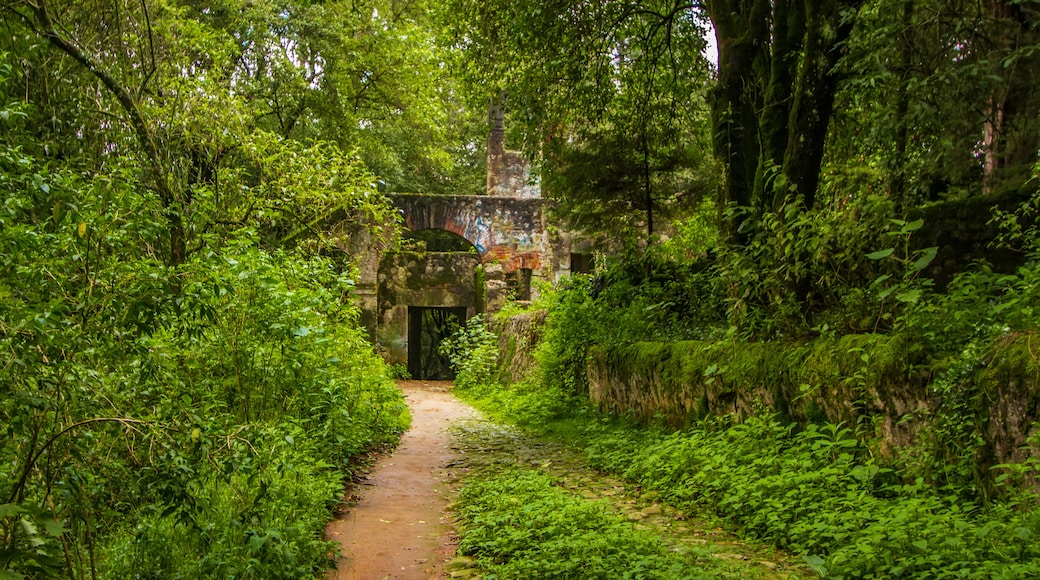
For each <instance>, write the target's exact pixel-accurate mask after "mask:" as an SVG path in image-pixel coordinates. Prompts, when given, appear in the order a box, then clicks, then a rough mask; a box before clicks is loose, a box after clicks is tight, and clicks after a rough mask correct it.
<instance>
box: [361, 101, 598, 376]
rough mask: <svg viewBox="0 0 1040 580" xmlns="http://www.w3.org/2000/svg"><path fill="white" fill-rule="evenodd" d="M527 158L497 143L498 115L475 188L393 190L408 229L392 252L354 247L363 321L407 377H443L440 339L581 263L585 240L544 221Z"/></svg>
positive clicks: (584, 266)
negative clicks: (482, 184) (482, 179)
mask: <svg viewBox="0 0 1040 580" xmlns="http://www.w3.org/2000/svg"><path fill="white" fill-rule="evenodd" d="M530 174H531V172H530V165H529V163H528V162H527V161H526V160H525V159H524V158H523V157H522V156H521V155H520V154H519V153H517V152H514V151H509V150H507V149H505V147H504V144H503V133H502V126H501V119H500V118H499V119H497V122H496V123H495V127H494V129H493V130H492V132H491V136H490V137H489V139H488V180H487V191H486V193H485V194H484V195H425V194H392V195H391V196H390V197H391V199H392V200H393V203H394V205H395V206H396V207H397V209H398V211H400V212H401V215H402V217H403V221H404V224H405V226H406V228H407V230H408V231H407V232H406V234H405V236H404V237H405V243H404V244H402V249H401V250H397V251H380V250H379V249H378V248H373V247H369V248H368V249H367V251H364V252H361V254H362V255H363V256H364V258H363V260H362V264H361V276H360V279H359V280H358V286H357V292H356V295H357V298H358V300H359V303H360V305H361V309H362V323H363V324H364V325H365V326H366V327H367V328H368V330H369V332H370V334H371V336H372V337H373V338H374V339H375V341H376V342H377V344H378V345H379V346H380V348H381V349H382V351H383V353H384V356H385V357H386V358H387V360H388V361H389V362H390V363H393V364H402V365H407V367H408V370H409V372H410V373H411V375H412V376H413V378H420V379H435V378H451V377H452V376H453V375H452V373H451V371H450V369H449V368H448V367H447V362H446V361H445V360H443V358H442V357H440V356H438V355H437V347H438V345H439V343H440V341H441V339H442V338H444V337H445V336H447V335H450V334H451V332H452V331H453V329H454V328H456V327H457V326H458V325H460V324H463V323H465V321H466V320H468V319H469V318H472V317H473V316H476V315H477V314H480V313H484V312H494V311H495V310H497V309H498V308H500V307H501V306H502V305H503V304H504V303H505V302H506V300H507V299H509V298H512V299H514V300H521V301H523V300H530V299H531V298H532V295H533V294H535V295H536V294H537V285H538V283H539V282H542V281H544V282H548V283H555V282H556V281H557V280H558V279H559V278H560V277H561V276H565V275H568V274H569V273H570V272H572V271H588V269H589V267H590V264H591V261H590V256H589V255H588V253H587V252H588V250H587V247H588V246H587V244H582V243H580V242H576V241H575V240H574V239H573V238H572V236H571V235H569V234H568V233H567V232H565V231H563V230H561V229H560V228H559V227H555V226H553V225H551V224H549V223H547V222H546V212H545V209H546V205H547V203H548V201H547V200H545V199H542V197H541V191H540V187H539V186H538V184H537V183H535V182H532V180H531V178H530Z"/></svg>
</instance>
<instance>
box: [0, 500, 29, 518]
mask: <svg viewBox="0 0 1040 580" xmlns="http://www.w3.org/2000/svg"><path fill="white" fill-rule="evenodd" d="M24 511H25V508H23V507H22V506H20V505H18V504H15V503H0V520H2V519H4V518H9V517H11V516H14V515H18V514H20V513H22V512H24Z"/></svg>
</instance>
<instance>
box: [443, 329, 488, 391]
mask: <svg viewBox="0 0 1040 580" xmlns="http://www.w3.org/2000/svg"><path fill="white" fill-rule="evenodd" d="M438 348H439V349H440V352H441V354H442V355H443V356H445V357H447V358H448V361H450V362H451V365H452V367H454V368H455V371H456V373H457V374H456V375H455V384H456V385H457V386H458V387H460V388H463V389H479V388H481V387H485V386H487V385H491V384H494V376H495V374H496V372H497V370H498V357H499V352H498V338H497V337H496V336H495V334H494V333H493V332H491V329H489V328H488V326H487V322H485V320H484V317H483V316H482V315H477V316H474V317H473V318H470V319H469V320H467V321H466V324H465V326H462V327H459V329H458V330H456V331H455V333H454V334H452V335H451V336H450V337H448V338H446V339H444V340H443V341H441V344H440V346H439V347H438Z"/></svg>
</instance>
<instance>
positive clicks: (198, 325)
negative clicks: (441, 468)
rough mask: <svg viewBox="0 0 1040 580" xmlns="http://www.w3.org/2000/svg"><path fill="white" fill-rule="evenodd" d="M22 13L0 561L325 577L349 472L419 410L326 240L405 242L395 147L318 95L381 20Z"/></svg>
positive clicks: (0, 154) (5, 159) (14, 78)
mask: <svg viewBox="0 0 1040 580" xmlns="http://www.w3.org/2000/svg"><path fill="white" fill-rule="evenodd" d="M3 10H4V11H3V19H4V24H5V27H6V29H7V30H9V31H13V32H14V34H9V35H7V36H5V37H4V40H3V44H2V45H0V199H2V207H0V351H2V353H3V354H2V355H0V425H2V427H0V429H2V431H0V432H2V434H3V435H2V437H0V454H2V456H3V457H4V458H5V460H4V462H3V464H2V465H0V577H3V578H5V579H6V578H21V577H48V576H55V575H64V576H67V577H73V578H87V577H90V578H97V577H104V578H126V577H149V578H209V577H294V578H299V577H308V576H314V575H320V574H323V573H324V571H325V569H326V568H327V567H328V566H329V564H330V560H329V558H330V554H331V553H332V552H333V546H332V545H331V544H330V543H329V542H328V541H327V540H326V539H325V537H324V527H325V523H326V522H327V520H328V519H329V518H330V516H331V509H332V508H334V507H335V505H336V504H337V502H338V496H339V495H340V491H341V485H342V481H343V478H344V477H346V476H348V475H349V470H350V469H351V465H352V461H354V459H355V458H356V457H357V455H358V454H359V453H361V452H363V451H366V450H369V449H372V448H374V447H376V446H379V445H383V444H390V443H393V442H395V441H396V439H397V436H398V435H399V433H400V432H401V431H402V430H403V429H404V428H405V427H406V425H407V421H408V418H407V412H406V408H405V406H404V405H403V401H402V398H401V395H400V392H399V391H398V390H397V389H396V388H395V387H394V385H393V382H392V381H391V379H390V378H389V376H388V371H387V368H386V366H385V364H384V363H383V361H382V360H381V359H380V358H379V357H378V356H376V355H375V353H374V352H373V349H372V347H371V345H370V344H369V343H368V342H367V340H366V337H365V336H364V333H363V331H362V330H361V329H360V328H359V325H358V312H357V309H356V307H355V306H353V304H352V299H351V297H350V292H351V291H352V289H353V284H354V282H353V280H354V277H355V275H356V267H355V265H354V258H355V257H353V256H348V255H346V254H344V253H343V252H341V251H340V250H339V249H338V247H337V245H336V244H337V243H338V242H339V240H337V239H336V238H335V237H333V236H332V235H330V234H326V233H325V231H331V228H329V226H330V225H331V222H330V221H329V220H338V221H340V222H343V223H345V224H346V226H347V227H346V228H344V229H345V230H346V231H348V232H350V231H353V230H359V231H366V232H368V235H370V236H373V237H376V238H380V239H383V240H386V243H390V242H392V241H393V239H394V237H395V236H396V219H395V215H394V213H393V212H392V210H391V209H390V205H389V203H388V202H387V201H386V199H385V198H383V196H381V195H380V194H379V193H378V188H379V184H378V179H377V178H376V176H374V175H373V174H372V173H371V171H370V169H369V167H368V166H366V163H365V162H364V160H363V159H362V158H366V159H367V160H368V163H369V164H370V165H372V166H379V167H380V169H381V170H383V171H384V172H385V174H386V175H388V176H389V175H391V174H392V173H393V171H392V167H391V166H392V165H395V164H397V163H398V162H397V161H393V160H391V161H387V162H383V161H380V159H379V158H378V156H376V155H375V153H376V152H377V149H378V148H379V147H382V146H383V145H385V144H386V143H385V142H383V141H382V139H383V137H380V136H372V137H364V136H361V135H358V134H357V133H353V132H350V133H343V132H339V131H338V130H336V129H334V128H330V126H329V125H327V124H326V123H325V120H327V118H325V120H323V113H322V112H321V111H319V110H318V109H319V108H320V107H319V105H322V106H323V105H333V104H334V103H333V101H332V100H331V99H330V98H328V95H329V94H330V93H331V94H335V93H336V92H337V90H339V89H343V88H344V86H342V85H339V86H337V85H336V84H335V82H334V79H335V78H339V77H337V75H345V74H346V75H347V76H350V75H349V74H347V73H346V72H345V71H344V69H343V68H341V65H343V64H344V63H342V62H334V61H333V56H334V55H335V54H339V53H336V50H337V49H338V48H342V46H341V41H345V40H349V39H354V40H358V39H362V38H366V36H365V35H364V34H362V35H360V36H357V37H354V36H353V33H352V32H350V33H348V32H347V31H344V30H340V29H339V28H338V25H337V24H336V22H337V21H336V20H335V19H334V18H332V16H331V14H332V13H331V12H327V11H326V10H325V9H324V8H323V7H321V6H317V5H315V6H310V7H300V6H295V5H294V6H289V5H286V6H276V5H274V4H263V3H261V4H257V3H248V5H247V4H243V5H241V6H238V5H235V6H225V5H221V4H219V3H218V4H214V5H210V4H203V5H196V4H191V3H187V4H176V3H175V4H169V3H164V2H160V3H158V4H154V3H130V4H125V3H121V2H117V3H115V4H113V5H108V6H105V7H96V6H93V5H89V6H88V5H85V4H82V3H78V2H9V3H5V4H4V6H3ZM297 10H299V13H297V12H296V11H297ZM368 12H369V13H370V14H373V15H374V16H373V18H377V20H378V24H373V25H372V28H373V30H378V31H379V32H380V33H383V34H384V38H383V40H389V39H391V38H392V37H396V35H398V34H403V32H402V31H401V30H399V29H396V28H392V27H390V26H389V25H386V24H385V23H384V22H383V20H384V19H383V18H382V17H377V16H375V14H376V13H378V10H376V9H375V7H370V8H369V10H368ZM290 15H291V16H292V18H288V16H290ZM395 17H398V18H402V19H404V18H405V16H404V15H403V14H400V13H399V14H396V15H395ZM283 21H284V22H283ZM113 24H116V25H117V26H113ZM413 24H414V23H413ZM367 38H368V40H372V37H371V36H369V37H367ZM326 42H329V43H331V46H329V45H325V44H323V43H326ZM410 46H412V45H410ZM384 48H386V47H384ZM386 50H390V53H391V54H396V52H397V50H396V49H392V50H391V49H386ZM365 51H368V52H365ZM373 51H375V49H374V48H371V47H368V48H364V49H362V48H358V52H357V53H356V54H357V56H359V57H365V58H375V57H378V56H379V54H381V53H378V51H375V52H373ZM344 54H345V53H344ZM384 56H387V55H385V54H384ZM427 57H429V58H433V57H431V56H430V55H425V56H423V58H424V59H425V58H427ZM424 62H425V61H424ZM386 66H387V68H393V67H392V66H390V65H386ZM431 66H433V65H431ZM389 80H390V79H389V78H383V81H384V82H386V83H388V84H387V87H386V88H387V89H389V87H390V85H389ZM416 82H417V84H421V83H418V81H416ZM370 88H371V87H370ZM380 88H383V86H382V85H381V86H380ZM398 88H399V90H402V91H404V92H406V93H408V94H413V95H414V94H416V93H414V92H413V91H412V88H408V89H407V90H406V89H403V88H400V87H398ZM358 90H359V92H367V89H364V90H363V89H360V88H359V89H358ZM373 90H374V89H373ZM319 93H321V94H324V95H326V96H322V97H320V98H319ZM339 94H340V95H343V93H339ZM383 97H384V98H385V99H387V100H383V101H380V100H378V99H373V100H371V101H364V100H362V99H360V98H359V99H356V100H355V102H354V103H353V105H354V107H355V108H354V111H355V112H356V113H357V114H358V115H361V116H371V115H372V114H373V113H372V109H369V108H366V107H363V106H362V104H363V102H365V103H368V104H370V105H371V106H372V107H375V108H381V107H384V106H386V105H387V103H388V101H389V100H390V95H389V94H388V93H384V95H383ZM398 104H399V105H400V107H399V109H398V110H399V111H404V110H405V109H406V108H407V107H405V105H404V103H398ZM429 104H430V103H429V102H427V101H425V100H424V101H423V105H424V106H426V105H429ZM434 109H437V107H436V106H434ZM438 110H440V111H442V112H443V109H438ZM333 117H335V118H337V119H338V120H343V118H342V117H337V116H336V115H333ZM410 119H411V121H409V122H413V123H419V124H422V123H427V122H429V123H431V124H433V125H437V126H440V121H439V120H430V119H425V120H417V119H416V118H415V117H411V118H410ZM404 124H405V125H407V123H404ZM362 125H364V126H362ZM348 126H349V123H348ZM376 126H377V127H379V128H382V129H384V130H387V131H390V130H393V131H403V132H406V133H411V132H414V127H415V125H414V124H413V128H412V129H405V128H404V127H403V126H394V125H393V124H392V123H389V124H381V123H377V121H376V120H373V121H372V123H371V125H370V124H366V123H360V124H359V123H358V122H357V120H356V119H355V121H354V127H353V128H354V129H357V130H360V131H361V133H362V134H368V135H371V134H372V133H366V132H365V131H364V130H365V129H370V128H373V127H376ZM374 133H376V134H378V131H374ZM433 141H434V140H433V139H424V140H423V141H422V143H421V145H422V147H423V148H425V149H423V150H424V151H425V152H426V153H423V154H422V155H425V154H432V153H436V151H433V150H432V149H430V147H433V148H437V147H440V146H441V145H434V144H433ZM396 144H397V145H399V146H401V147H402V148H401V149H398V150H397V153H400V154H401V155H402V156H403V155H406V154H407V155H412V153H415V154H416V155H419V153H417V152H415V151H413V152H412V153H407V149H408V147H410V146H411V145H416V143H415V142H411V143H410V144H409V143H403V142H396ZM344 145H345V146H348V147H349V148H348V149H344V147H343V146H344ZM442 145H443V142H442ZM354 147H357V148H358V149H357V151H358V152H356V153H355V152H351V150H350V149H353V148H354ZM395 155H396V153H395ZM440 155H442V156H443V155H444V154H443V152H442V153H440ZM420 156H421V155H420ZM434 157H436V155H434ZM420 165H421V164H419V163H416V164H415V167H416V168H417V169H420V171H419V172H417V173H415V174H413V175H412V176H410V177H408V178H407V179H412V180H416V181H413V182H414V183H422V182H424V180H425V182H428V183H433V182H435V181H437V180H440V179H442V178H443V179H446V177H445V173H444V171H448V172H449V173H450V172H451V171H454V170H451V169H450V168H446V167H443V166H442V167H439V168H433V169H432V170H431V171H430V172H427V173H425V174H423V172H422V170H421V168H420V167H419V166H420ZM427 167H428V166H427ZM442 170H444V171H442ZM406 183H407V181H406V178H405V177H400V179H399V180H398V182H397V184H398V185H399V186H400V185H401V184H406ZM404 186H406V187H407V186H408V185H404Z"/></svg>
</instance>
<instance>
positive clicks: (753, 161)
mask: <svg viewBox="0 0 1040 580" xmlns="http://www.w3.org/2000/svg"><path fill="white" fill-rule="evenodd" d="M707 7H708V14H709V16H710V17H711V19H712V22H713V23H714V25H715V38H716V44H717V46H718V50H719V71H718V79H717V82H716V86H715V88H714V93H713V95H712V103H711V118H712V126H713V130H714V134H713V146H714V149H715V156H716V158H717V159H719V160H720V161H721V162H722V164H723V167H724V171H725V177H726V183H725V188H726V191H725V196H726V197H725V201H726V202H727V203H732V204H735V205H737V206H739V207H747V206H750V205H751V204H752V201H753V193H754V189H755V180H756V175H757V172H758V168H759V154H760V152H761V148H760V146H759V118H758V111H759V110H760V108H761V87H762V83H761V71H762V70H763V69H765V70H767V67H768V43H767V41H768V37H769V28H770V26H769V14H770V2H769V1H768V0H750V2H749V1H748V0H709V1H708V2H707ZM739 221H740V220H739V219H738V220H734V221H733V222H732V223H730V224H728V225H727V230H728V232H727V235H728V237H729V239H730V242H731V243H733V244H735V245H738V246H740V245H744V244H745V243H746V241H747V239H746V235H747V234H746V232H743V231H741V228H740V223H739Z"/></svg>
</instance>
